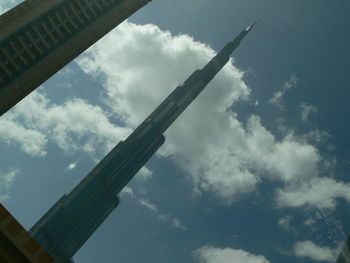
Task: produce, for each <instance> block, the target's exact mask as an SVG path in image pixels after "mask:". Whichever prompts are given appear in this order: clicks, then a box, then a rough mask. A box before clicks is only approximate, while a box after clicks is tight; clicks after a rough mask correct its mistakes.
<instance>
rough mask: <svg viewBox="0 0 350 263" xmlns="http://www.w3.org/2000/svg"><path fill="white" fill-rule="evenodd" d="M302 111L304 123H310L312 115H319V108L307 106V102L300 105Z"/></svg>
mask: <svg viewBox="0 0 350 263" xmlns="http://www.w3.org/2000/svg"><path fill="white" fill-rule="evenodd" d="M299 107H300V110H301V120H302V121H303V122H308V121H309V118H310V116H311V114H313V113H317V107H315V106H313V105H311V104H307V103H305V102H303V103H301V104H300V106H299Z"/></svg>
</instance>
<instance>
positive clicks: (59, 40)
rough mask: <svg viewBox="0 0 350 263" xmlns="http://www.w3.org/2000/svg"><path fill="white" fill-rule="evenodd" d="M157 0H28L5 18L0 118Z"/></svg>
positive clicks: (0, 44) (0, 28) (0, 40)
mask: <svg viewBox="0 0 350 263" xmlns="http://www.w3.org/2000/svg"><path fill="white" fill-rule="evenodd" d="M149 1H151V0H26V1H24V2H22V3H21V4H19V5H18V6H16V7H14V8H13V9H11V10H9V11H8V12H6V13H4V14H3V15H1V16H0V116H1V115H2V114H4V113H5V112H6V111H7V110H9V109H10V108H11V107H13V106H14V105H15V104H17V103H18V102H19V101H20V100H21V99H23V98H24V97H25V96H26V95H28V94H29V93H30V92H32V91H33V90H34V89H36V88H37V87H38V86H39V85H40V84H42V83H43V82H44V81H46V80H47V79H48V78H50V77H51V76H52V75H53V74H55V73H56V72H57V71H58V70H60V69H61V68H63V67H64V66H65V65H66V64H68V63H69V62H71V61H72V60H73V59H74V58H75V57H77V56H78V55H79V54H81V53H82V52H83V51H84V50H86V49H87V48H89V47H90V46H91V45H92V44H94V43H95V42H96V41H97V40H99V39H100V38H101V37H103V36H104V35H105V34H107V33H108V32H109V31H111V30H112V29H113V28H115V27H116V26H117V25H119V24H120V23H121V22H122V21H124V20H125V19H126V18H128V17H129V16H130V15H132V14H133V13H134V12H136V11H137V10H138V9H140V8H141V7H143V6H144V5H146V4H147V3H148V2H149Z"/></svg>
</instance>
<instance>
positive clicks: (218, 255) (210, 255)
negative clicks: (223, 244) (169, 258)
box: [194, 246, 269, 263]
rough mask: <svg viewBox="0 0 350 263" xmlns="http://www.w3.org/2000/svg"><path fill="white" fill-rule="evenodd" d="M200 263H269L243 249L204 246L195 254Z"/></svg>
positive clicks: (263, 258)
mask: <svg viewBox="0 0 350 263" xmlns="http://www.w3.org/2000/svg"><path fill="white" fill-rule="evenodd" d="M194 256H195V258H197V259H199V260H200V263H233V262H234V263H269V261H268V260H267V259H266V258H265V257H264V256H261V255H254V254H251V253H249V252H246V251H244V250H242V249H233V248H216V247H213V246H204V247H202V248H199V249H197V250H196V251H195V252H194Z"/></svg>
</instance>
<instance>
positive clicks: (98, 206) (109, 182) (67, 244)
mask: <svg viewBox="0 0 350 263" xmlns="http://www.w3.org/2000/svg"><path fill="white" fill-rule="evenodd" d="M254 24H255V23H254ZM254 24H253V25H254ZM253 25H251V26H249V27H248V28H247V29H245V30H243V31H242V32H241V33H240V34H239V35H238V36H237V37H236V38H235V39H234V40H233V41H230V42H229V43H228V44H227V45H226V46H225V47H224V48H223V49H222V50H221V51H220V52H219V53H218V54H217V55H216V56H215V57H214V58H213V59H212V60H211V61H210V62H209V63H208V64H207V65H206V66H205V67H204V68H203V69H201V70H196V71H195V72H194V73H193V74H192V75H191V76H190V77H189V78H188V79H187V80H186V81H185V82H184V83H182V84H181V85H180V86H178V87H177V88H176V89H175V90H174V91H173V92H172V93H171V94H170V95H169V96H168V97H167V98H166V99H165V100H164V101H163V102H162V103H161V104H160V105H159V106H158V107H157V108H156V109H155V110H154V111H153V112H152V113H151V114H150V115H149V116H148V117H147V118H146V119H145V120H144V121H143V122H142V123H141V124H140V125H139V126H138V127H137V128H136V129H135V130H134V132H132V133H131V134H130V135H129V137H128V138H127V139H126V140H125V141H121V142H120V143H119V144H118V145H117V146H116V147H115V148H114V149H113V150H112V151H111V152H110V153H109V154H108V155H107V156H106V157H105V158H104V159H103V160H102V161H101V162H100V163H99V164H98V165H97V166H96V167H95V168H94V169H93V170H92V171H91V172H90V173H89V174H88V175H87V176H86V177H85V178H84V179H83V180H82V181H81V182H80V183H79V184H78V185H77V186H76V187H75V188H74V189H73V190H72V191H71V192H70V193H69V194H67V195H64V196H63V197H62V198H61V199H59V200H58V201H57V202H56V204H55V205H54V206H53V207H52V208H51V209H50V210H49V211H48V212H47V213H46V214H45V215H44V216H43V217H42V218H41V219H40V220H39V221H38V222H37V223H36V224H35V225H34V226H33V227H32V229H31V230H30V232H31V233H32V236H33V237H34V238H35V239H36V240H37V241H38V242H39V243H40V244H41V245H42V246H43V247H44V248H46V250H47V251H48V252H49V254H50V255H51V256H52V257H54V258H55V260H56V261H57V262H58V263H64V262H71V260H70V259H71V257H72V256H73V255H74V254H75V253H76V252H77V251H78V250H79V248H80V247H81V246H82V245H83V244H84V243H85V241H87V239H88V238H89V237H90V236H91V235H92V234H93V232H94V231H95V230H96V229H97V228H98V227H99V226H100V224H101V223H102V222H103V221H104V220H105V219H106V218H107V216H108V215H109V214H110V213H111V212H112V211H113V210H114V208H116V207H117V206H118V204H119V199H118V197H117V194H118V193H119V192H120V191H121V190H122V189H123V187H124V186H125V185H126V184H127V183H128V182H129V181H130V180H131V179H132V178H133V176H134V175H135V174H136V173H137V172H138V171H139V170H140V169H141V167H142V166H143V165H144V164H145V163H146V162H147V160H148V159H150V157H151V156H152V155H153V154H154V153H155V152H156V151H157V150H158V148H159V147H160V146H161V145H162V144H163V143H164V141H165V138H164V136H163V133H164V132H165V131H166V130H167V129H168V128H169V126H170V125H171V124H172V123H173V122H174V121H175V119H176V118H177V117H178V116H179V115H180V114H181V113H182V112H183V111H184V110H185V109H186V108H187V106H188V105H190V104H191V102H192V101H193V100H194V99H195V98H196V97H197V96H198V95H199V93H200V92H201V91H202V90H203V89H204V88H205V86H206V85H207V84H208V83H209V82H210V81H211V80H212V79H213V78H214V76H215V75H216V74H217V73H218V72H219V71H220V70H221V69H222V67H223V66H224V65H225V64H226V63H227V62H228V61H229V58H230V55H231V53H232V52H233V51H234V50H235V49H236V48H237V47H238V45H239V44H240V42H241V40H242V39H243V38H244V37H245V36H246V34H247V33H248V32H249V31H250V30H251V29H252V27H253Z"/></svg>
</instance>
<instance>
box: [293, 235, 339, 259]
mask: <svg viewBox="0 0 350 263" xmlns="http://www.w3.org/2000/svg"><path fill="white" fill-rule="evenodd" d="M293 250H294V254H295V256H297V257H304V258H310V259H312V260H314V261H319V262H334V260H335V259H336V250H334V249H332V248H329V247H320V246H317V245H316V244H315V243H313V242H312V241H309V240H307V241H299V242H297V243H295V245H294V248H293Z"/></svg>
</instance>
